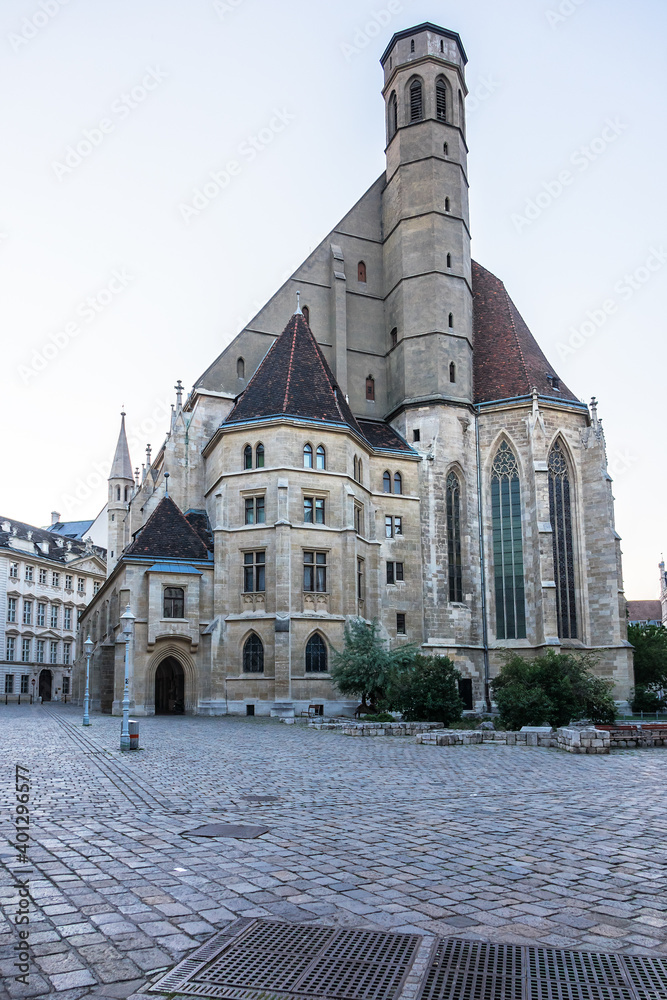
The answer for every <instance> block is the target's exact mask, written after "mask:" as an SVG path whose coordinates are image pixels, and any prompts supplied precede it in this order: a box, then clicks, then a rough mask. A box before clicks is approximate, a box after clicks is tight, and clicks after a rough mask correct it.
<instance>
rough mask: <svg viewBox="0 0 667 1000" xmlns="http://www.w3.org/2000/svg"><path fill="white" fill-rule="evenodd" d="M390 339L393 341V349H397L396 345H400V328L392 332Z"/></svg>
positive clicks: (395, 328)
mask: <svg viewBox="0 0 667 1000" xmlns="http://www.w3.org/2000/svg"><path fill="white" fill-rule="evenodd" d="M389 339H390V341H391V346H392V347H396V344H397V343H398V328H397V327H394V329H393V330H392V331H391V333H390V334H389Z"/></svg>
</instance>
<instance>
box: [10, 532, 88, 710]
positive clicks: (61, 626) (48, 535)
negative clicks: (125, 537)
mask: <svg viewBox="0 0 667 1000" xmlns="http://www.w3.org/2000/svg"><path fill="white" fill-rule="evenodd" d="M86 523H88V524H92V523H93V522H86ZM62 527H66V525H62ZM105 578H106V550H105V549H103V548H101V547H99V546H96V545H93V543H92V542H91V541H90V540H86V541H84V540H82V539H80V538H79V539H77V538H70V537H67V536H66V535H64V534H61V533H59V532H58V531H50V530H46V529H44V528H36V527H33V526H32V525H30V524H24V523H23V522H21V521H14V520H12V518H8V517H4V518H0V657H1V659H0V698H2V697H3V696H4V695H7V696H8V697H12V698H15V697H16V696H18V695H23V696H25V697H26V700H27V698H28V697H29V696H30V695H31V694H32V695H34V697H35V698H38V697H40V695H41V697H42V698H43V700H44V701H50V700H52V699H53V700H62V699H63V698H66V697H68V696H69V694H70V690H71V685H70V678H71V670H72V664H73V662H74V659H75V656H76V648H75V647H76V633H77V623H78V619H79V615H80V613H81V611H83V609H84V608H85V607H86V605H87V604H88V603H89V602H90V601H91V600H92V598H93V597H94V595H95V594H96V593H97V591H98V590H99V588H100V586H101V585H102V583H103V581H104V579H105Z"/></svg>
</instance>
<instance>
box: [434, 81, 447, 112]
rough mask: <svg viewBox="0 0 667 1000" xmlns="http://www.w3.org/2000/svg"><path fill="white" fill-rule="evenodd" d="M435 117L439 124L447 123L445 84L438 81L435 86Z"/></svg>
mask: <svg viewBox="0 0 667 1000" xmlns="http://www.w3.org/2000/svg"><path fill="white" fill-rule="evenodd" d="M435 116H436V118H437V119H438V121H439V122H446V121H447V84H446V83H445V81H444V80H438V82H437V83H436V85H435Z"/></svg>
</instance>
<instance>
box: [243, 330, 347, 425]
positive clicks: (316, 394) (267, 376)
mask: <svg viewBox="0 0 667 1000" xmlns="http://www.w3.org/2000/svg"><path fill="white" fill-rule="evenodd" d="M278 415H284V416H292V417H302V418H304V419H306V420H317V421H330V422H333V423H337V424H348V425H349V426H350V427H352V428H354V430H356V431H357V432H358V433H361V432H360V431H359V425H358V424H357V421H356V420H355V418H354V416H353V414H352V411H351V410H350V407H349V406H348V404H347V401H346V399H345V396H344V394H343V393H342V392H341V390H340V388H339V386H338V384H337V382H336V379H335V378H334V375H333V372H332V371H331V369H330V368H329V365H328V364H327V361H326V358H325V357H324V355H323V353H322V351H321V349H320V346H319V344H318V343H317V341H316V340H315V337H314V336H313V334H312V333H311V330H310V327H309V326H308V324H307V323H306V321H305V319H304V317H303V316H302V314H301V313H295V314H294V316H292V318H291V319H290V321H289V323H288V324H287V326H286V327H285V329H284V330H283V332H282V333H281V334H280V336H279V337H278V338H277V340H275V341H274V342H273V344H272V345H271V347H270V348H269V350H268V351H267V353H266V355H265V356H264V359H263V361H262V362H261V364H260V365H259V368H258V369H257V371H256V372H255V374H254V375H253V376H252V378H251V379H250V381H249V382H248V385H247V386H246V388H245V390H244V391H243V392H242V393H241V395H240V396H239V397H238V399H237V400H236V403H235V405H234V408H233V409H232V411H231V413H230V414H229V416H228V417H227V419H226V420H225V423H226V424H233V423H241V422H243V421H246V420H254V419H258V418H261V417H273V416H278Z"/></svg>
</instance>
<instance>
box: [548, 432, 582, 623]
mask: <svg viewBox="0 0 667 1000" xmlns="http://www.w3.org/2000/svg"><path fill="white" fill-rule="evenodd" d="M570 492H571V491H570V473H569V469H568V465H567V461H566V459H565V455H564V453H563V446H562V444H561V442H560V441H556V442H555V443H554V446H553V448H552V449H551V451H550V452H549V519H550V521H551V530H552V531H553V547H554V574H555V578H556V611H557V615H558V635H559V637H560V638H561V639H576V638H577V605H576V599H575V587H574V546H573V544H572V502H571V497H570Z"/></svg>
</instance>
